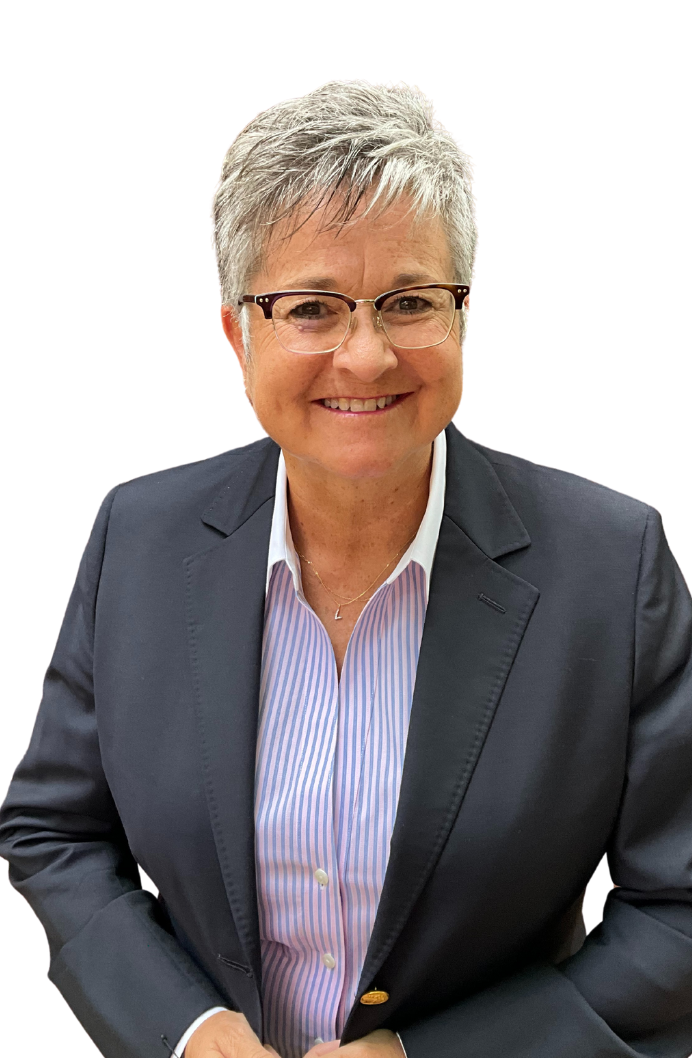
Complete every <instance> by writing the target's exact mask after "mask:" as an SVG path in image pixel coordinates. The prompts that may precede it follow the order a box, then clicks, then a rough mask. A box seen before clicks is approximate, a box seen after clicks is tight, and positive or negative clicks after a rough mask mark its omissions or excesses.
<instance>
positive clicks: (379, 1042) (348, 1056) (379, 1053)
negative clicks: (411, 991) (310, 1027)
mask: <svg viewBox="0 0 692 1058" xmlns="http://www.w3.org/2000/svg"><path fill="white" fill-rule="evenodd" d="M210 1020H211V1019H210ZM339 1043H340V1041H339V1040H329V1042H328V1043H316V1044H315V1046H314V1047H311V1048H310V1050H309V1051H308V1052H307V1054H306V1055H305V1058H323V1056H324V1055H325V1054H328V1053H329V1051H333V1050H336V1048H337V1047H339ZM335 1058H336V1056H335ZM339 1058H406V1056H405V1054H404V1048H403V1047H402V1046H401V1041H400V1039H399V1037H398V1036H397V1034H396V1033H395V1032H390V1031H389V1029H376V1030H375V1031H374V1032H370V1033H368V1035H367V1036H363V1037H362V1038H361V1039H360V1040H354V1041H353V1043H347V1044H345V1045H344V1046H343V1047H340V1048H339Z"/></svg>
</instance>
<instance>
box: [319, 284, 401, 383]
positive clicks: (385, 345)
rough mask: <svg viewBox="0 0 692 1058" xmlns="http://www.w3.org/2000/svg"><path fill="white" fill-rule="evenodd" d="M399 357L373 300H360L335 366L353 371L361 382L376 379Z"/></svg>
mask: <svg viewBox="0 0 692 1058" xmlns="http://www.w3.org/2000/svg"><path fill="white" fill-rule="evenodd" d="M398 363H399V361H398V360H397V357H396V355H395V353H394V350H393V349H392V347H391V345H390V343H389V339H388V338H387V335H386V334H385V332H384V330H383V328H382V324H381V323H380V322H379V317H378V315H377V313H376V312H375V310H374V306H373V305H370V304H367V303H366V304H359V305H358V306H357V308H356V311H355V312H353V313H352V314H351V323H350V326H349V330H348V334H347V335H346V337H345V338H344V341H343V343H342V344H341V345H340V346H339V348H338V349H337V350H336V352H335V353H334V367H338V368H341V369H342V370H343V371H350V372H351V374H352V375H355V376H356V378H358V379H360V381H361V382H374V381H375V380H376V379H378V378H379V377H380V375H383V374H384V373H385V371H389V370H391V369H392V368H394V367H396V366H397V364H398Z"/></svg>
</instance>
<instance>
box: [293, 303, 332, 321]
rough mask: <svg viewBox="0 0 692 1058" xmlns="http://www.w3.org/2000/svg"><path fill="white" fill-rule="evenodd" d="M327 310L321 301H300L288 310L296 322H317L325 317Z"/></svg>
mask: <svg viewBox="0 0 692 1058" xmlns="http://www.w3.org/2000/svg"><path fill="white" fill-rule="evenodd" d="M327 312H328V309H327V306H326V305H325V303H324V302H323V301H302V302H301V303H300V304H299V305H294V306H293V307H292V308H291V309H290V313H289V314H290V315H291V316H292V317H293V319H296V320H318V319H321V318H323V317H324V316H326V315H327Z"/></svg>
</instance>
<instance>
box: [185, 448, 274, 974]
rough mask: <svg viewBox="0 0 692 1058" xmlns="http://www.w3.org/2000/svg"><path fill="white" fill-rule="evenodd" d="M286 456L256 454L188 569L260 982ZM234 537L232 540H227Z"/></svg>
mask: <svg viewBox="0 0 692 1058" xmlns="http://www.w3.org/2000/svg"><path fill="white" fill-rule="evenodd" d="M278 453H279V449H278V447H277V446H276V445H275V444H274V443H273V442H268V441H265V442H260V444H259V445H257V446H254V445H253V446H251V450H250V452H249V454H248V457H247V459H246V460H245V461H244V462H241V464H240V465H239V466H238V467H237V469H236V471H235V472H234V473H233V474H232V476H231V477H230V479H229V481H228V483H227V485H226V486H225V488H224V489H223V491H222V492H221V493H220V494H219V496H218V497H217V498H216V500H215V501H214V503H213V504H212V506H211V507H210V508H209V510H207V511H206V512H205V514H204V515H203V520H204V521H205V522H206V523H207V524H208V525H212V526H214V528H216V529H218V530H219V531H220V532H221V533H223V534H224V535H225V539H223V540H222V541H221V542H220V543H218V544H216V545H215V546H213V547H211V548H209V549H208V550H206V551H203V552H200V553H199V554H196V555H191V556H190V557H189V558H187V559H186V560H185V576H186V600H187V626H188V639H189V647H190V657H191V663H192V670H193V677H194V681H195V693H196V710H197V719H198V729H199V735H200V740H201V750H202V765H203V770H204V781H205V788H206V796H207V803H208V807H209V814H210V817H211V823H212V828H213V832H214V838H215V842H216V848H217V852H218V857H219V862H220V866H221V871H222V874H223V879H224V884H225V887H226V892H227V894H228V899H229V903H230V905H231V910H232V912H233V917H234V921H235V924H236V929H237V931H238V935H239V937H240V940H241V943H242V945H243V948H244V950H245V954H246V956H247V960H248V965H249V967H251V968H252V971H253V973H254V975H255V979H256V980H257V981H259V980H260V979H261V958H260V950H259V924H258V915H257V897H256V885H255V850H254V783H255V747H256V738H257V713H258V703H259V687H260V666H261V653H262V636H263V622H264V596H265V579H266V572H267V552H268V547H269V535H270V530H271V520H272V511H273V506H274V489H275V482H276V464H277V460H278ZM226 534H227V535H226Z"/></svg>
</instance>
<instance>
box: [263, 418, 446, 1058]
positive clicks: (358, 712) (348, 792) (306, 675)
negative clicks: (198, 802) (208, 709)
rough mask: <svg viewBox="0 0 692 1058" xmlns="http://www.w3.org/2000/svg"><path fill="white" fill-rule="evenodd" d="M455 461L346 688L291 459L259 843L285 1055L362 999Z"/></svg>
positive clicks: (331, 1034) (266, 650) (382, 593)
mask: <svg viewBox="0 0 692 1058" xmlns="http://www.w3.org/2000/svg"><path fill="white" fill-rule="evenodd" d="M445 459H446V450H445V435H444V433H441V434H440V435H439V436H438V438H436V441H435V445H434V454H433V468H432V474H431V483H430V493H429V498H428V505H427V508H426V513H425V516H424V518H423V521H422V522H421V526H420V528H419V531H418V534H417V536H416V539H415V540H414V541H413V543H412V544H411V546H410V547H409V549H408V550H407V552H406V553H405V554H404V555H403V556H402V558H401V560H400V561H399V563H398V565H397V566H396V568H395V569H394V571H393V572H392V574H391V575H390V576H389V577H388V579H387V580H386V581H385V583H384V584H383V585H382V586H381V587H380V588H379V589H378V591H377V592H375V594H374V595H373V596H372V598H371V599H370V600H369V601H368V603H367V605H366V606H365V607H364V609H363V611H362V613H361V615H360V617H359V619H358V622H357V624H356V626H355V628H354V630H353V633H352V635H351V639H350V641H349V644H348V649H347V651H346V656H345V658H344V664H343V668H342V673H341V679H340V680H339V678H338V676H337V670H336V662H335V658H334V652H333V649H332V646H331V643H330V640H329V637H328V635H327V632H326V630H325V628H324V626H323V625H322V623H321V621H320V620H319V619H318V617H317V616H316V614H315V613H314V611H313V610H312V609H311V607H310V606H309V604H308V603H307V601H306V599H305V596H304V595H303V591H302V584H301V578H300V565H299V562H298V558H297V555H296V553H295V549H294V547H293V543H292V539H291V532H290V526H289V523H288V513H287V505H286V470H285V464H284V463H283V457H282V458H281V459H280V462H279V469H278V473H277V490H276V497H275V504H274V518H273V523H272V533H271V542H270V547H269V561H268V567H267V600H266V607H265V624H264V638H263V646H262V675H261V690H260V715H259V733H258V740H257V764H256V788H255V832H256V866H257V895H258V906H259V918H260V938H261V948H262V970H263V1006H264V1039H265V1042H266V1043H270V1044H272V1046H274V1047H275V1048H276V1049H277V1050H278V1052H279V1054H281V1055H282V1058H301V1056H302V1055H303V1054H304V1053H305V1052H306V1051H307V1050H308V1049H309V1048H310V1047H311V1046H312V1045H313V1044H314V1043H315V1041H316V1040H317V1039H323V1040H330V1039H335V1038H337V1037H338V1036H339V1035H340V1034H341V1031H342V1029H343V1026H344V1023H345V1021H346V1018H347V1017H348V1014H349V1011H350V1009H351V1007H352V1005H353V1002H354V999H355V996H356V990H357V986H358V980H359V977H360V972H361V969H362V966H363V962H364V960H365V953H366V950H367V947H368V942H369V940H370V935H371V933H372V927H373V923H374V921H375V914H376V912H377V905H378V902H379V898H380V893H381V891H382V884H383V882H384V875H385V871H386V868H387V861H388V858H389V843H390V838H391V834H392V828H393V826H394V817H395V814H396V807H397V802H398V796H399V785H400V782H401V773H402V768H403V761H404V752H405V749H406V737H407V733H408V722H409V714H410V710H411V700H412V697H413V687H414V682H415V676H416V666H417V663H418V652H419V648H420V641H421V636H422V634H423V622H424V619H425V609H426V605H427V595H428V582H429V577H430V571H431V568H432V560H433V557H434V552H435V546H436V544H437V536H438V533H439V527H440V522H441V518H442V507H443V503H444V480H445Z"/></svg>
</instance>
